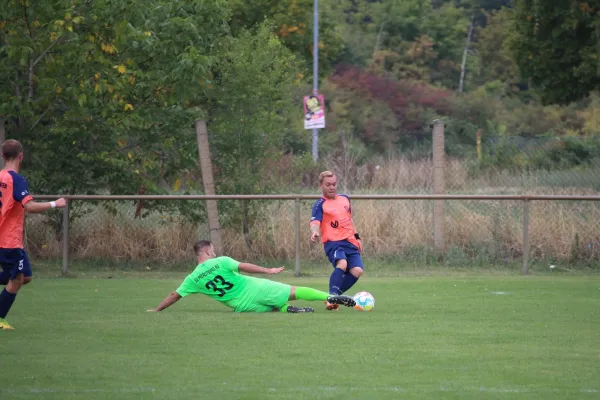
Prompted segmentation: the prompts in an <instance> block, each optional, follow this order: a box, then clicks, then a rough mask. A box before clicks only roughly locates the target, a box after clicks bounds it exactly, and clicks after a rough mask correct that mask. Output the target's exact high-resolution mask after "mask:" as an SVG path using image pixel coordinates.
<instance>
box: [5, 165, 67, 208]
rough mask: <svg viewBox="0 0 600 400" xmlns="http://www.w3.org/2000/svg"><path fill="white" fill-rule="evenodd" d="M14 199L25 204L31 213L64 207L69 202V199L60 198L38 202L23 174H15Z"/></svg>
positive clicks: (24, 206)
mask: <svg viewBox="0 0 600 400" xmlns="http://www.w3.org/2000/svg"><path fill="white" fill-rule="evenodd" d="M13 199H14V200H15V201H17V202H19V203H21V204H22V205H23V208H25V211H27V212H29V213H41V212H44V211H46V210H48V209H50V208H54V207H58V208H62V207H64V206H65V205H66V204H67V201H66V200H65V199H63V198H60V199H58V200H56V201H48V202H37V201H34V200H33V197H31V194H29V186H28V185H27V181H25V178H23V177H22V176H21V175H17V174H16V175H13Z"/></svg>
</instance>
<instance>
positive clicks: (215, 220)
mask: <svg viewBox="0 0 600 400" xmlns="http://www.w3.org/2000/svg"><path fill="white" fill-rule="evenodd" d="M196 138H197V140H198V156H199V158H200V168H201V169H202V183H203V185H204V194H206V195H215V183H214V181H213V171H212V160H211V158H210V148H209V145H208V130H207V129H206V121H196ZM206 212H207V214H208V228H209V230H210V240H211V242H212V244H213V246H214V248H215V252H216V253H217V255H223V246H222V241H221V225H220V224H219V212H218V210H217V201H216V200H206Z"/></svg>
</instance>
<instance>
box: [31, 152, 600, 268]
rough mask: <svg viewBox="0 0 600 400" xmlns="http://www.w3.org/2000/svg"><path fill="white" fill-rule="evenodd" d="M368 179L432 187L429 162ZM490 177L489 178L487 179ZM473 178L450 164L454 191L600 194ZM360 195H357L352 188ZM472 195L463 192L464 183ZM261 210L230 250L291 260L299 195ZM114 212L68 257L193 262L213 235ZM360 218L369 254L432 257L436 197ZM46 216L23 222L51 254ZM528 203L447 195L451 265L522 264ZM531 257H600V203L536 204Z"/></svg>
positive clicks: (362, 212) (373, 209)
mask: <svg viewBox="0 0 600 400" xmlns="http://www.w3.org/2000/svg"><path fill="white" fill-rule="evenodd" d="M375 171H376V172H375V173H374V174H372V176H370V177H369V179H368V182H367V178H366V177H365V176H366V175H365V174H364V173H363V174H361V170H360V169H356V170H355V171H354V173H353V175H352V177H350V176H349V175H347V179H352V180H353V181H352V182H351V183H352V186H354V185H358V184H362V185H363V186H362V187H361V188H362V189H363V190H360V192H361V193H365V192H378V193H381V192H387V193H403V192H404V193H405V192H413V191H420V192H429V190H430V187H431V182H432V170H431V166H430V163H428V162H423V161H408V160H401V159H399V160H389V162H387V163H385V164H381V165H380V167H379V168H378V169H375ZM488 178H489V179H493V178H491V177H488ZM485 183H486V182H484V181H481V180H479V181H477V183H474V181H473V180H470V179H469V175H468V173H467V171H466V169H465V168H464V166H463V164H461V163H460V162H459V161H458V160H450V161H449V162H448V173H447V187H448V188H449V190H450V191H452V190H457V188H458V189H460V188H463V189H464V188H467V187H469V188H471V190H470V192H478V193H485V194H491V193H498V192H503V193H506V192H511V193H523V192H527V193H531V194H597V192H595V191H594V190H593V189H589V188H588V189H586V188H557V187H537V188H531V187H530V188H527V189H526V190H525V188H523V187H510V186H501V187H497V186H496V187H494V185H493V183H492V182H490V181H488V182H487V184H485ZM355 192H358V190H356V191H355ZM463 192H466V190H463ZM261 204H262V205H263V206H262V208H261V209H260V210H259V215H258V218H257V219H256V221H254V223H253V225H252V226H251V227H250V238H251V242H252V246H251V247H249V246H248V245H247V241H246V238H245V237H244V235H243V233H242V228H241V226H239V227H227V228H225V229H224V230H223V235H224V238H223V241H224V243H225V249H224V250H225V252H226V253H227V254H228V255H230V256H232V257H235V258H238V259H244V260H268V259H272V260H293V259H294V251H295V228H294V204H293V202H291V201H290V202H285V201H273V202H261ZM121 205H122V206H123V207H122V208H121V209H120V213H118V214H117V215H116V216H115V215H112V214H110V213H108V212H106V211H104V210H103V209H101V208H97V209H95V210H94V211H93V212H92V213H90V214H88V215H86V216H84V217H83V218H81V219H79V220H77V221H76V222H75V223H73V224H72V226H71V227H70V248H71V256H72V257H73V258H75V259H85V260H106V261H113V262H115V263H119V262H129V261H133V262H141V263H146V264H147V265H150V266H151V265H152V264H160V265H164V264H167V265H171V264H189V263H191V262H193V260H194V257H193V254H192V250H191V247H192V245H193V243H194V242H195V241H196V240H198V239H199V238H206V237H207V236H208V229H207V227H206V226H204V225H201V226H197V225H194V224H191V223H186V221H185V219H184V218H182V217H180V216H173V215H154V216H152V217H151V218H149V219H143V220H140V219H133V214H132V211H133V209H132V207H131V203H129V204H128V205H127V206H125V205H124V204H123V203H121ZM311 206H312V204H311V203H310V202H303V203H302V210H301V221H302V226H301V232H302V236H301V254H302V258H303V259H304V260H320V261H322V262H324V263H326V259H325V258H324V255H323V250H322V246H321V245H320V244H317V245H313V244H311V243H310V241H309V229H308V221H309V219H310V210H311ZM353 210H354V213H355V221H356V225H357V227H358V229H359V231H360V233H361V236H362V237H363V242H364V246H365V257H366V259H367V260H368V259H369V258H380V257H386V258H397V259H398V260H402V259H404V260H411V261H414V262H415V263H418V262H422V261H423V260H425V259H426V257H427V256H428V255H431V256H433V254H434V251H433V212H432V210H433V203H432V202H429V201H374V200H361V201H354V202H353ZM42 218H44V217H43V216H39V215H38V216H30V217H28V219H27V246H28V250H29V252H30V253H31V254H32V256H33V257H38V258H55V257H59V256H60V252H61V246H60V243H59V242H58V241H57V240H56V235H55V233H54V231H53V229H51V228H50V227H48V226H46V225H44V224H43V223H42ZM522 218H523V216H522V204H521V203H519V202H514V201H458V200H457V201H448V202H446V224H447V227H446V231H447V237H446V243H447V247H448V252H449V257H453V258H454V260H455V262H458V263H460V262H465V263H469V262H472V261H473V260H475V261H476V262H480V263H504V262H510V261H518V259H519V257H521V255H522V252H523V219H522ZM529 232H530V244H531V256H532V258H534V259H544V260H547V259H551V260H555V261H563V262H569V261H600V204H596V203H593V202H564V201H563V202H555V201H545V202H541V201H539V202H533V203H532V205H531V211H530V227H529Z"/></svg>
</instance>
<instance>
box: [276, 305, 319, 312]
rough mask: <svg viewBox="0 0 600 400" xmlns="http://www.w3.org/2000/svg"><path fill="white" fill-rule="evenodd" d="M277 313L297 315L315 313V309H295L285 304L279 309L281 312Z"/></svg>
mask: <svg viewBox="0 0 600 400" xmlns="http://www.w3.org/2000/svg"><path fill="white" fill-rule="evenodd" d="M279 311H281V312H285V313H291V314H298V313H307V312H315V309H314V308H312V307H296V306H290V305H289V304H286V305H285V306H283V307H281V310H279Z"/></svg>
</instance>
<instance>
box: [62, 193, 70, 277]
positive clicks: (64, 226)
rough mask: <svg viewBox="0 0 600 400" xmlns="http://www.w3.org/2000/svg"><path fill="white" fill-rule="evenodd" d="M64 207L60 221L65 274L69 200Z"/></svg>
mask: <svg viewBox="0 0 600 400" xmlns="http://www.w3.org/2000/svg"><path fill="white" fill-rule="evenodd" d="M70 201H71V200H67V204H66V205H65V208H63V223H62V241H63V261H62V273H63V274H66V273H67V272H69V208H70V207H69V202H70Z"/></svg>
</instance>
